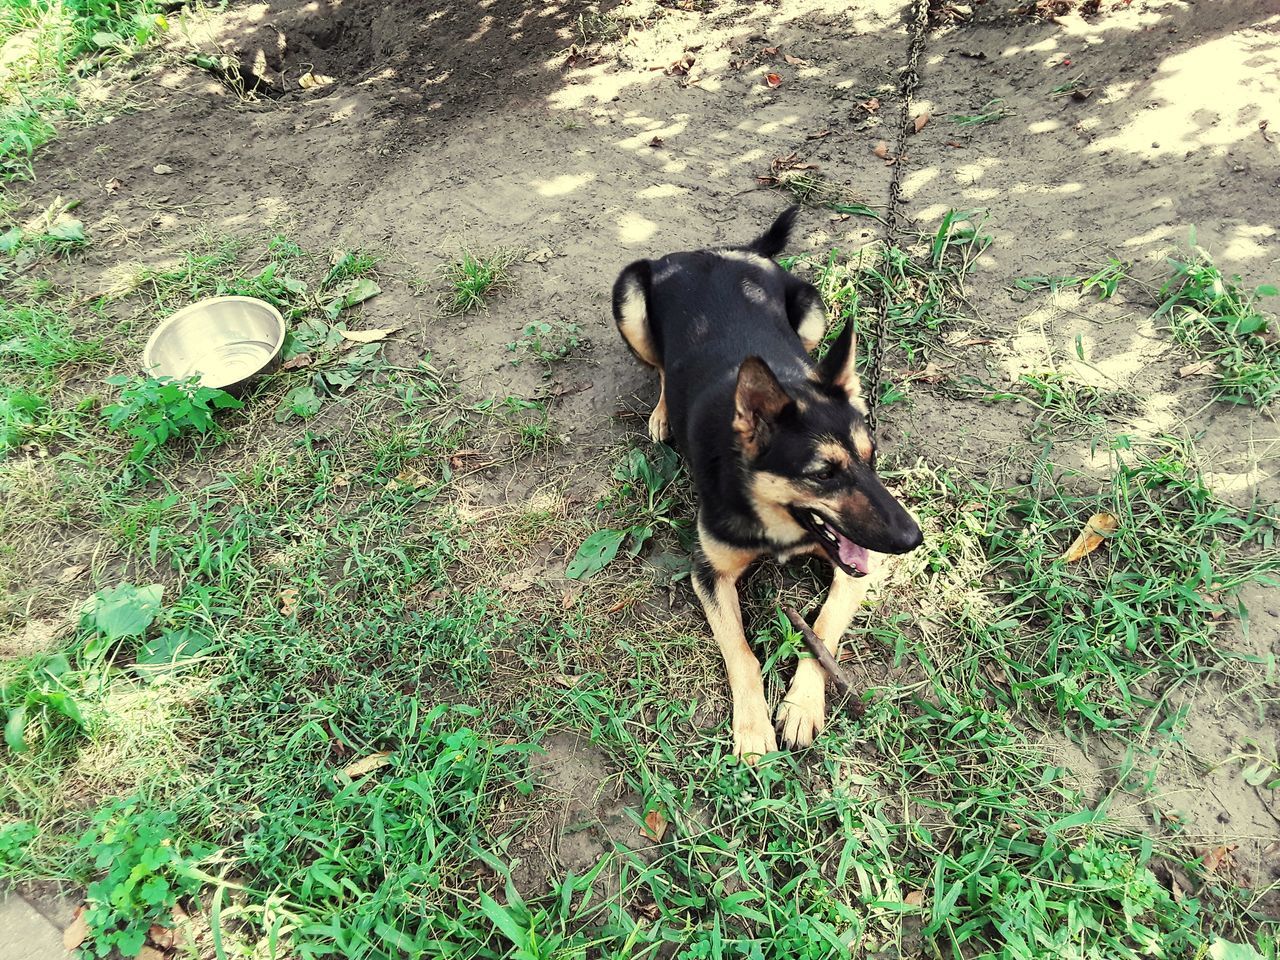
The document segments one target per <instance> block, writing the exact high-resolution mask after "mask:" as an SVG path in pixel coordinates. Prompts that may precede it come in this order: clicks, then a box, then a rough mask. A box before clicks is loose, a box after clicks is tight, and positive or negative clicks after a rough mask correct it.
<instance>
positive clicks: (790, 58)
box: [782, 53, 809, 67]
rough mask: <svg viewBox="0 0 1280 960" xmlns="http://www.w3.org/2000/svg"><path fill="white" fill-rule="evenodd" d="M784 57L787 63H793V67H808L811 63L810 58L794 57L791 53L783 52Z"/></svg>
mask: <svg viewBox="0 0 1280 960" xmlns="http://www.w3.org/2000/svg"><path fill="white" fill-rule="evenodd" d="M782 59H783V60H785V61H787V63H789V64H791V65H792V66H793V67H807V66H808V65H809V61H808V60H801V59H800V58H799V57H793V56H791V54H789V53H787V54H783V57H782Z"/></svg>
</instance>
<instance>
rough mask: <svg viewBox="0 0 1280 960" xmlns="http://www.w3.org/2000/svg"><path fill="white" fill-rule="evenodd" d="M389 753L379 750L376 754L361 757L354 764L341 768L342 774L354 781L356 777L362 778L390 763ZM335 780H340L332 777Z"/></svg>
mask: <svg viewBox="0 0 1280 960" xmlns="http://www.w3.org/2000/svg"><path fill="white" fill-rule="evenodd" d="M390 758H391V753H390V751H387V750H380V751H379V752H377V753H371V754H369V755H368V756H367V757H361V758H360V759H359V760H357V761H356V762H355V763H349V764H347V765H346V766H345V767H343V768H342V772H343V773H345V774H346V775H347V776H348V777H350V778H351V779H352V780H354V779H355V778H356V777H363V776H364V775H365V774H366V773H370V772H372V771H374V770H377V769H378V768H379V767H385V766H386V765H387V764H389V763H390V762H391V759H390ZM333 779H335V780H340V777H339V776H338V775H336V774H335V775H334V778H333Z"/></svg>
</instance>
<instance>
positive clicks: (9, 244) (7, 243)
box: [0, 227, 22, 253]
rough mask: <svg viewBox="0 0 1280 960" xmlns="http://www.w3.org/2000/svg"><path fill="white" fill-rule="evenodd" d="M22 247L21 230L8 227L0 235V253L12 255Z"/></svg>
mask: <svg viewBox="0 0 1280 960" xmlns="http://www.w3.org/2000/svg"><path fill="white" fill-rule="evenodd" d="M21 245H22V228H21V227H10V228H9V229H8V230H6V231H5V232H4V233H0V253H13V251H15V250H17V249H18V247H20V246H21Z"/></svg>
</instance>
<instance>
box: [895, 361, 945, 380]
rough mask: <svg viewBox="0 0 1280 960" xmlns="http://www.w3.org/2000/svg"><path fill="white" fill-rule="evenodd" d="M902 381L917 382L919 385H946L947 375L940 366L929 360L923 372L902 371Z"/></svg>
mask: <svg viewBox="0 0 1280 960" xmlns="http://www.w3.org/2000/svg"><path fill="white" fill-rule="evenodd" d="M902 376H903V379H905V380H908V381H910V380H919V381H920V382H921V383H946V382H947V374H946V371H944V370H943V369H942V368H941V367H940V366H938V365H937V364H936V363H934V362H933V361H932V360H930V361H929V362H928V363H927V364H925V367H924V369H923V370H904V371H903V374H902Z"/></svg>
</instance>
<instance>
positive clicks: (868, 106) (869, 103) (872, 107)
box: [858, 97, 880, 113]
mask: <svg viewBox="0 0 1280 960" xmlns="http://www.w3.org/2000/svg"><path fill="white" fill-rule="evenodd" d="M858 106H860V107H861V108H862V109H863V110H865V111H867V113H875V112H876V111H877V110H879V109H880V98H879V97H872V98H871V99H870V100H865V101H863V102H862V103H860V104H858Z"/></svg>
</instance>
